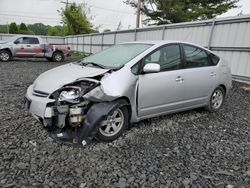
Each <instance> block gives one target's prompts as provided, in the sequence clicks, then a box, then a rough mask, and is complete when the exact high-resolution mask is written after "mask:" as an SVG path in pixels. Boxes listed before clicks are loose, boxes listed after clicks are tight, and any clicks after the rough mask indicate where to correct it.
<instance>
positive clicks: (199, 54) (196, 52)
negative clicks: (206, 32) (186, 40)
mask: <svg viewBox="0 0 250 188" xmlns="http://www.w3.org/2000/svg"><path fill="white" fill-rule="evenodd" d="M183 48H184V54H185V59H186V64H185V67H186V68H195V67H204V66H210V65H211V63H210V60H209V57H208V55H207V53H206V51H205V50H202V49H200V48H197V47H194V46H189V45H183Z"/></svg>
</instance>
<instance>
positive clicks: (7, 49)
mask: <svg viewBox="0 0 250 188" xmlns="http://www.w3.org/2000/svg"><path fill="white" fill-rule="evenodd" d="M3 50H6V51H8V52H9V53H10V55H11V57H13V54H12V51H11V50H10V49H9V48H3V49H0V51H3Z"/></svg>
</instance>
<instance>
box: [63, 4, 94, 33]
mask: <svg viewBox="0 0 250 188" xmlns="http://www.w3.org/2000/svg"><path fill="white" fill-rule="evenodd" d="M82 6H83V5H76V4H71V5H69V6H66V7H65V8H64V9H62V12H61V16H62V20H63V23H64V24H65V26H66V28H67V33H66V34H69V35H75V34H86V33H93V32H95V30H94V29H93V26H92V24H91V23H90V22H89V20H88V18H87V16H86V14H85V12H84V11H83V8H82Z"/></svg>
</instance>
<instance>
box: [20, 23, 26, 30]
mask: <svg viewBox="0 0 250 188" xmlns="http://www.w3.org/2000/svg"><path fill="white" fill-rule="evenodd" d="M19 30H20V31H28V28H27V26H26V25H25V24H24V23H21V24H20V26H19Z"/></svg>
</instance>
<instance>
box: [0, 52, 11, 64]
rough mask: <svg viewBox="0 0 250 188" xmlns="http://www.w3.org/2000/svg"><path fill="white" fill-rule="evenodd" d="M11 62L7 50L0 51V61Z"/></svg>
mask: <svg viewBox="0 0 250 188" xmlns="http://www.w3.org/2000/svg"><path fill="white" fill-rule="evenodd" d="M10 60H11V53H10V52H9V51H8V50H1V51H0V61H3V62H7V61H10Z"/></svg>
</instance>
